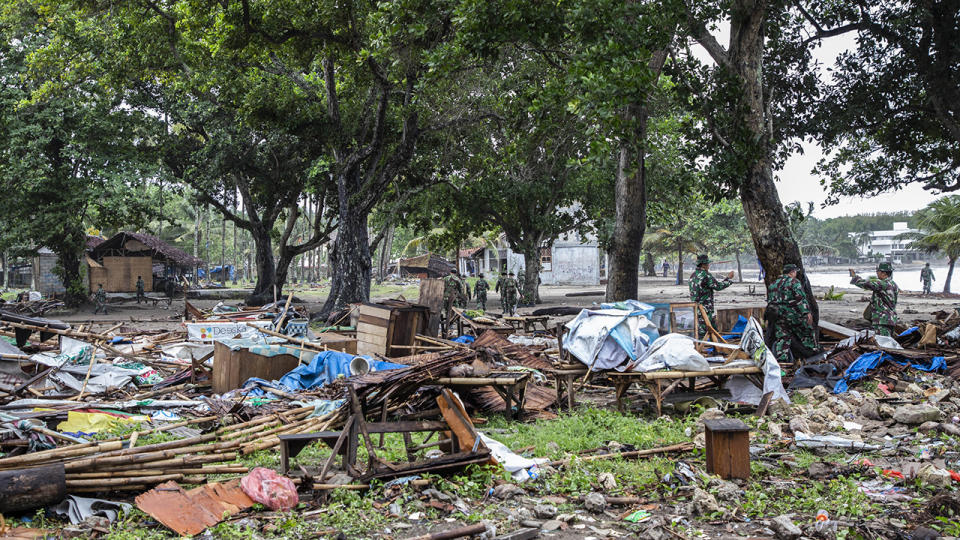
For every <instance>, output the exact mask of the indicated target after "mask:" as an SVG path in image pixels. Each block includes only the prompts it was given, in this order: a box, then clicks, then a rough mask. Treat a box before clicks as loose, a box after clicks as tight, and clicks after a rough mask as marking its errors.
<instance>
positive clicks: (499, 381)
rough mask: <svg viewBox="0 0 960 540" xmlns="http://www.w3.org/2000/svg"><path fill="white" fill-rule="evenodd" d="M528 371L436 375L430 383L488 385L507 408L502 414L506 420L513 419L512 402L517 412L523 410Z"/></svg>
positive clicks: (466, 385) (467, 386) (471, 386)
mask: <svg viewBox="0 0 960 540" xmlns="http://www.w3.org/2000/svg"><path fill="white" fill-rule="evenodd" d="M529 380H530V372H529V371H527V372H516V371H500V372H496V371H495V372H492V373H490V374H488V375H485V376H483V377H437V378H435V379H433V380H432V381H430V384H438V385H441V386H451V387H465V388H475V387H478V386H489V387H491V388H493V389H494V390H496V391H497V393H498V394H500V397H501V398H503V401H504V402H505V403H506V405H507V408H506V410H505V411H504V415H505V416H506V417H507V420H513V418H514V416H513V404H514V403H516V405H517V414H518V415H519V414H520V412H521V411H522V410H523V401H524V397H525V395H526V392H527V382H529Z"/></svg>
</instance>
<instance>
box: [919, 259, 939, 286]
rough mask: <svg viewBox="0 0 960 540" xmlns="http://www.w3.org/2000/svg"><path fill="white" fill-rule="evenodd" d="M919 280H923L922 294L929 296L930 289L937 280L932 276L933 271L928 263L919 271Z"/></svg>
mask: <svg viewBox="0 0 960 540" xmlns="http://www.w3.org/2000/svg"><path fill="white" fill-rule="evenodd" d="M920 279H922V280H923V294H930V287H931V286H932V285H933V282H934V281H936V280H937V278H936V277H935V276H934V275H933V269H932V268H930V263H927V265H926V266H924V267H923V270H920Z"/></svg>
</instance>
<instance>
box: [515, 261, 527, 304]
mask: <svg viewBox="0 0 960 540" xmlns="http://www.w3.org/2000/svg"><path fill="white" fill-rule="evenodd" d="M526 285H527V272H526V270H521V271H520V272H519V273H517V301H516V302H514V305H513V307H514V308H516V307H517V304H522V303H526V301H527V297H526V296H524V294H525V291H526Z"/></svg>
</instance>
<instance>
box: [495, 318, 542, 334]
mask: <svg viewBox="0 0 960 540" xmlns="http://www.w3.org/2000/svg"><path fill="white" fill-rule="evenodd" d="M503 320H505V321H507V323H509V324H510V326H512V327H513V328H515V329H517V330H523V331H524V332H530V331H534V330H536V329H537V325H538V324H539V325H540V326H542V327H543V330H544V332H549V331H550V330H549V329H548V328H547V322H548V321H549V320H550V317H549V316H547V315H524V316H517V317H504V318H503Z"/></svg>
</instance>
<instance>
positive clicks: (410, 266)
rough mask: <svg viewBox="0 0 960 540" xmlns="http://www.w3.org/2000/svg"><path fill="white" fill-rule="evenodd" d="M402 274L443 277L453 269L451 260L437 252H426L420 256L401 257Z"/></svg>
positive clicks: (420, 276)
mask: <svg viewBox="0 0 960 540" xmlns="http://www.w3.org/2000/svg"><path fill="white" fill-rule="evenodd" d="M399 266H400V274H401V275H414V276H417V277H419V278H437V277H443V276H445V275H447V274H449V273H450V270H453V268H454V266H453V265H452V264H450V261H448V260H446V259H444V258H443V257H441V256H439V255H437V254H436V253H424V254H423V255H420V256H418V257H411V258H409V259H400V264H399Z"/></svg>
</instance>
